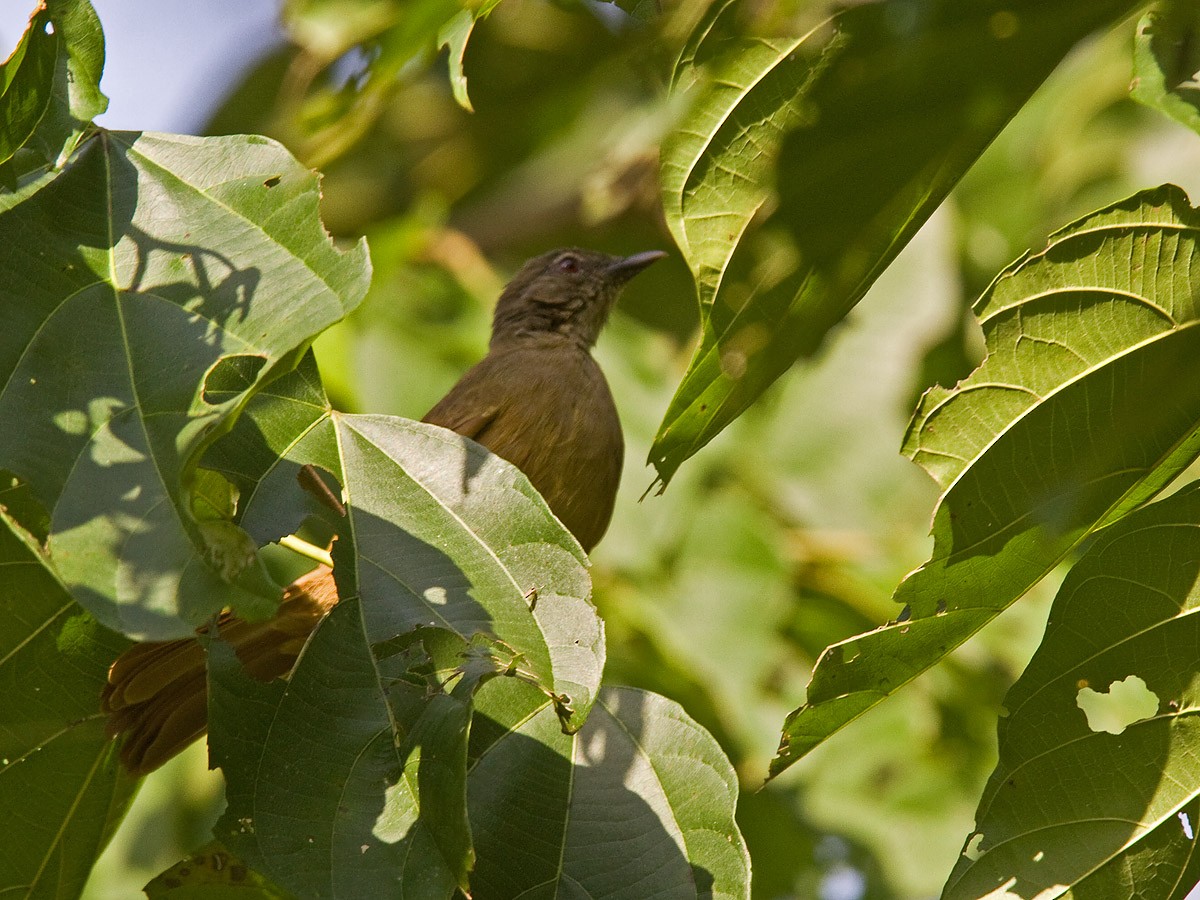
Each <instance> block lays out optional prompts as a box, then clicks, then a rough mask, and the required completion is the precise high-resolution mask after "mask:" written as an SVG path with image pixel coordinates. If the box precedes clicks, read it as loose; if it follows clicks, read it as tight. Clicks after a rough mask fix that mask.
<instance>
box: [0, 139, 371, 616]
mask: <svg viewBox="0 0 1200 900" xmlns="http://www.w3.org/2000/svg"><path fill="white" fill-rule="evenodd" d="M317 199H318V191H317V182H316V178H315V177H314V176H313V175H312V173H311V172H309V171H307V170H305V169H303V168H302V167H300V166H299V165H298V164H297V163H296V162H295V161H294V160H293V159H292V158H291V157H290V156H289V155H288V154H287V153H286V151H284V150H283V149H282V148H280V147H279V146H278V145H276V144H273V143H272V142H269V141H267V140H266V139H263V138H255V137H235V138H206V139H200V138H188V137H178V136H163V135H158V136H154V135H139V134H118V133H110V132H105V131H102V132H99V133H98V134H96V135H95V136H94V137H93V138H92V139H90V140H89V141H88V142H87V143H86V144H85V145H84V146H83V147H82V148H81V149H80V151H79V152H78V153H77V154H76V155H75V156H74V157H73V158H72V159H71V161H70V162H69V163H68V164H67V165H66V166H65V167H64V169H63V170H62V171H61V172H46V173H42V174H40V175H38V176H36V177H33V178H31V179H29V180H27V181H26V182H25V183H24V184H22V185H21V186H20V187H19V188H18V190H17V191H15V192H14V193H11V194H0V248H2V249H0V264H3V265H4V267H5V269H6V271H9V272H10V273H11V274H10V277H9V278H8V279H6V280H5V282H4V284H3V286H2V287H0V291H2V292H3V293H2V294H0V303H2V304H3V305H4V306H5V307H6V308H7V309H9V310H10V311H11V312H12V315H11V316H10V322H11V325H10V327H9V328H6V329H5V331H4V335H3V336H2V337H0V379H2V380H3V384H4V386H3V388H0V425H2V427H0V465H2V466H4V467H5V468H8V469H10V470H12V471H13V472H15V473H16V474H18V475H19V476H21V477H22V478H23V479H25V480H27V481H28V482H29V484H30V486H31V487H32V489H33V491H34V493H35V494H36V496H37V497H38V499H39V500H40V502H41V503H42V504H43V505H44V506H45V507H46V508H47V509H48V510H49V511H50V514H51V518H52V525H51V534H50V542H49V547H50V551H51V554H52V555H53V557H54V560H55V564H56V567H57V569H58V571H59V573H60V575H61V576H62V578H63V580H64V582H65V583H66V584H67V586H68V588H69V589H70V590H71V592H72V595H73V596H74V597H75V598H76V599H77V600H78V601H79V602H80V603H81V604H83V605H84V606H85V607H86V608H87V609H88V610H89V611H91V612H92V613H93V614H94V615H95V616H96V617H97V618H98V619H99V620H100V621H101V622H103V623H105V624H106V625H108V626H110V627H112V628H115V629H117V630H122V631H124V632H126V633H128V634H130V635H133V636H138V637H153V638H169V637H181V636H188V635H190V634H191V632H192V628H193V627H194V625H195V624H197V623H199V622H201V621H203V620H204V619H206V618H207V617H208V616H209V615H211V614H212V613H213V612H214V611H215V610H218V609H220V608H222V607H223V606H226V605H230V604H232V605H234V606H238V607H241V608H242V609H243V611H246V612H251V613H253V612H258V613H260V614H262V613H266V612H269V611H270V610H271V609H272V608H273V600H274V599H275V598H277V597H278V590H277V587H276V586H275V585H274V584H273V583H272V582H270V580H269V578H268V577H267V576H266V574H265V571H264V570H263V569H262V567H261V564H260V563H259V562H258V560H257V559H256V557H255V549H256V548H255V545H254V544H253V542H251V541H250V540H249V539H248V538H247V536H246V535H245V534H244V533H242V532H241V531H240V530H239V529H237V528H235V527H234V526H233V525H232V524H230V523H229V522H228V521H209V522H205V523H203V527H201V525H202V523H200V522H197V521H196V519H195V517H194V513H193V507H192V504H191V498H190V492H191V487H192V486H191V484H190V481H191V480H192V478H193V470H194V465H195V461H196V459H197V458H198V457H199V455H200V454H201V453H202V452H203V450H204V448H205V447H206V446H207V445H208V444H210V443H211V442H212V441H213V440H214V439H215V438H216V437H218V436H219V435H220V433H221V432H222V431H223V430H227V429H228V427H229V425H230V424H231V423H232V421H233V419H234V417H235V416H236V415H237V413H238V412H239V411H240V409H241V407H242V406H244V405H245V402H246V401H247V399H248V398H249V397H250V396H251V394H252V393H253V392H254V391H255V390H257V389H258V388H259V387H261V386H262V385H263V384H265V383H267V382H268V381H270V380H271V379H272V378H275V377H277V376H278V375H279V374H280V373H281V372H284V371H287V370H288V369H289V368H291V367H292V366H294V365H295V364H296V362H297V361H298V360H299V358H300V354H301V353H303V351H304V350H305V349H306V347H307V346H308V344H309V343H310V342H311V341H312V339H313V338H314V337H315V336H316V335H317V334H318V333H319V332H320V331H321V330H322V329H323V328H325V327H327V326H328V325H330V324H332V323H333V322H335V321H337V320H338V319H340V318H342V317H343V316H344V315H345V314H346V312H347V311H348V310H349V309H352V308H353V307H354V305H355V304H356V303H357V302H358V301H359V299H361V297H362V295H363V293H364V292H365V289H366V283H367V280H368V278H369V270H368V266H367V262H366V253H365V247H364V246H362V245H361V244H360V245H359V247H358V248H357V249H355V250H354V251H351V252H348V253H341V252H339V251H337V250H335V249H334V248H333V246H332V244H331V243H330V241H329V239H328V236H327V235H326V234H325V233H324V232H323V231H322V229H321V227H320V223H319V220H318V218H317ZM82 323H86V327H84V326H83V324H82ZM234 583H236V586H235V584H234ZM264 598H270V599H264Z"/></svg>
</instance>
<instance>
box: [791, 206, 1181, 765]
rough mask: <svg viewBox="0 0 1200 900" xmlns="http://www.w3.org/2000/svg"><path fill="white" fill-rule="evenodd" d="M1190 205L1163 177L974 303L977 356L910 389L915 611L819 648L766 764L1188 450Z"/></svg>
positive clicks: (901, 595)
mask: <svg viewBox="0 0 1200 900" xmlns="http://www.w3.org/2000/svg"><path fill="white" fill-rule="evenodd" d="M1198 284H1200V213H1198V212H1197V211H1196V210H1195V209H1193V208H1192V207H1191V206H1190V205H1189V203H1188V201H1187V197H1186V196H1185V195H1184V194H1183V192H1182V191H1181V190H1179V189H1178V188H1176V187H1174V186H1170V185H1168V186H1165V187H1162V188H1158V189H1156V190H1154V191H1147V192H1144V193H1142V194H1138V195H1135V196H1134V197H1131V198H1129V199H1128V200H1125V201H1122V202H1121V203H1118V204H1115V205H1114V206H1111V207H1109V208H1107V209H1104V210H1101V211H1100V212H1097V213H1095V214H1093V215H1091V216H1088V217H1086V218H1084V219H1081V220H1080V221H1078V222H1076V223H1074V224H1073V225H1070V226H1068V227H1067V228H1065V229H1063V230H1062V231H1060V232H1058V233H1057V234H1055V235H1054V236H1053V237H1052V239H1051V241H1050V244H1049V246H1048V247H1047V248H1046V249H1045V250H1044V251H1043V252H1041V253H1039V254H1037V255H1035V256H1032V257H1029V258H1027V259H1024V260H1021V261H1020V262H1018V263H1017V264H1016V265H1015V266H1013V267H1012V268H1010V269H1009V270H1008V271H1006V272H1004V273H1003V274H1002V275H1001V276H1000V277H999V278H998V279H997V280H996V281H995V283H994V284H993V285H992V287H991V288H989V290H988V291H987V292H986V293H985V294H984V295H983V297H981V298H980V300H979V302H978V303H977V304H976V307H975V312H976V314H977V315H978V316H979V317H980V320H981V323H982V325H983V329H984V336H985V341H986V343H987V348H988V356H987V358H986V359H985V361H984V363H983V364H982V365H981V366H980V367H979V368H978V369H977V370H976V371H975V372H974V373H973V374H972V375H971V376H970V377H969V378H967V379H965V380H964V381H962V382H961V383H960V384H959V385H958V386H957V387H955V388H954V389H953V390H945V389H943V388H934V389H932V390H931V391H929V392H928V393H927V394H926V395H925V397H924V398H923V399H922V402H921V406H920V408H919V409H918V410H917V412H916V414H915V416H914V418H913V421H912V424H911V425H910V428H909V434H908V438H907V440H906V443H905V447H904V452H905V453H906V454H907V455H908V456H910V457H912V458H913V459H914V460H915V461H916V462H918V463H920V464H921V465H922V466H923V467H925V468H926V469H927V470H928V471H929V473H930V474H931V475H932V476H933V478H934V480H935V481H937V483H938V484H939V485H940V487H941V488H942V496H941V499H940V502H939V505H938V508H937V512H936V514H935V516H934V522H933V533H934V551H933V556H932V558H931V559H930V560H929V561H928V562H927V563H925V565H923V566H922V567H921V568H920V569H918V570H917V571H916V572H914V573H913V574H911V575H910V576H909V577H908V578H907V579H906V580H905V581H904V582H903V583H902V584H901V585H900V587H899V588H898V590H897V592H896V599H897V600H898V601H900V602H902V603H905V604H907V605H908V609H909V613H910V618H909V619H908V620H906V621H903V622H899V623H894V624H891V625H888V626H885V627H883V628H880V629H878V630H876V631H872V632H869V633H867V634H864V635H860V636H858V637H855V638H851V639H850V640H848V641H844V642H842V643H840V644H836V645H834V646H832V647H830V648H828V649H827V650H826V652H825V653H824V654H823V655H822V656H821V659H820V660H819V661H818V663H817V666H816V669H815V670H814V672H813V679H812V682H811V683H810V685H809V689H808V697H807V703H806V705H805V706H803V707H801V708H800V709H798V710H796V711H795V712H793V713H792V714H791V715H790V716H789V717H788V720H787V722H786V724H785V726H784V732H783V739H782V743H781V746H780V751H779V755H778V756H777V758H776V760H775V762H774V763H773V764H772V771H773V772H774V773H778V772H780V771H782V770H783V769H784V768H786V767H787V766H788V765H790V764H791V763H792V762H794V761H795V760H797V759H799V758H800V757H801V756H803V755H804V754H805V753H807V752H808V751H809V750H811V749H812V748H813V747H815V746H816V745H817V744H818V743H820V742H821V741H822V740H824V738H825V737H827V736H828V735H829V734H831V733H833V732H834V731H836V730H837V729H839V728H841V727H842V726H843V725H845V724H846V723H848V722H850V721H851V720H852V719H854V718H856V717H857V716H859V715H861V714H862V713H863V712H865V711H866V710H867V709H869V708H870V707H872V706H874V705H875V704H876V703H878V702H879V701H880V700H882V699H884V698H885V697H886V696H888V695H889V694H891V693H892V692H893V691H895V690H896V689H898V688H899V687H900V686H901V685H903V684H905V683H906V682H908V681H909V680H911V679H912V678H914V677H915V676H916V675H918V674H919V673H921V672H922V671H924V670H925V669H927V668H928V667H929V666H931V665H932V664H933V663H935V662H936V661H937V660H939V659H941V658H942V657H943V656H944V655H945V654H946V653H948V652H949V651H950V650H951V649H953V648H954V647H956V646H958V645H959V644H960V643H962V642H963V641H964V640H966V639H967V638H968V637H970V636H971V635H972V634H974V633H975V632H976V631H978V630H979V629H980V628H981V627H983V625H985V624H986V623H987V622H989V621H991V619H992V618H993V617H994V616H996V615H997V613H999V612H1000V611H1001V610H1003V609H1004V608H1005V607H1006V606H1008V605H1009V604H1010V603H1011V602H1012V601H1013V600H1015V599H1017V598H1018V597H1020V596H1021V595H1022V594H1023V593H1025V591H1026V590H1028V589H1029V587H1031V586H1032V585H1033V584H1035V583H1036V582H1037V581H1038V580H1039V579H1041V578H1042V576H1043V575H1045V574H1046V573H1047V572H1048V571H1049V570H1050V569H1051V568H1052V567H1053V566H1055V565H1056V564H1057V563H1058V562H1059V561H1060V560H1062V559H1063V557H1064V556H1065V555H1066V554H1067V553H1068V552H1069V551H1070V550H1071V548H1073V547H1075V546H1076V545H1077V544H1078V543H1079V542H1080V541H1081V540H1082V539H1083V538H1085V537H1086V536H1087V535H1088V534H1090V533H1091V532H1092V531H1094V530H1096V529H1097V528H1101V527H1103V526H1104V525H1106V524H1109V523H1110V522H1112V521H1115V520H1116V519H1118V518H1119V517H1120V516H1121V515H1123V514H1124V513H1126V512H1128V511H1129V510H1130V509H1132V508H1133V507H1135V506H1137V505H1139V504H1141V503H1143V502H1145V501H1146V500H1147V499H1148V498H1150V497H1151V496H1153V494H1154V493H1156V492H1157V491H1158V490H1160V489H1161V488H1162V487H1163V486H1164V485H1165V484H1167V483H1168V482H1169V481H1170V480H1171V479H1172V478H1174V477H1175V476H1176V475H1177V474H1178V473H1179V472H1180V471H1182V470H1183V469H1184V468H1185V467H1186V466H1187V465H1188V464H1189V463H1190V462H1191V461H1192V460H1193V459H1195V457H1196V455H1197V453H1198V452H1200V436H1198V434H1197V431H1198V429H1200V327H1197V326H1198V325H1200V292H1198V291H1197V285H1198Z"/></svg>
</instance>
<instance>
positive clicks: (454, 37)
mask: <svg viewBox="0 0 1200 900" xmlns="http://www.w3.org/2000/svg"><path fill="white" fill-rule="evenodd" d="M499 4H500V0H485V2H483V3H481V4H480V5H479V6H478V7H475V8H473V9H464V10H461V11H460V12H459V13H458V14H457V15H455V16H454V18H453V19H451V20H450V21H449V22H447V23H446V24H445V25H443V26H442V29H441V31H439V32H438V36H437V41H438V46H439V47H445V48H446V49H447V50H448V51H449V60H448V62H449V64H450V89H451V90H452V91H454V99H455V100H456V101H458V105H459V106H461V107H462V108H463V109H465V110H467V111H468V112H474V111H475V109H474V107H472V106H471V98H470V97H469V96H468V95H467V76H466V73H464V72H463V57H464V56H465V55H466V52H467V41H469V40H470V39H471V32H472V31H474V29H475V23H476V22H478V21H479V20H480V19H482V18H484V17H486V16H487V14H488V13H490V12H491V11H492V10H493V9H495V8H496V7H497V6H498V5H499Z"/></svg>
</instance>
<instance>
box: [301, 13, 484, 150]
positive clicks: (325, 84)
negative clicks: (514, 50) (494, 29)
mask: <svg viewBox="0 0 1200 900" xmlns="http://www.w3.org/2000/svg"><path fill="white" fill-rule="evenodd" d="M497 2H498V0H497ZM463 12H464V10H463V7H462V5H461V4H460V3H459V2H458V0H416V2H412V0H288V2H287V3H285V4H284V9H283V21H284V25H285V27H286V28H287V30H288V33H289V35H290V36H291V38H292V40H293V41H294V42H295V43H296V44H298V45H299V46H300V47H302V48H303V49H304V51H305V52H306V53H307V54H308V55H310V56H311V57H312V64H313V67H314V68H315V69H317V70H323V71H324V72H325V75H328V67H329V66H330V65H331V64H332V63H333V62H335V61H336V60H338V59H339V58H341V57H343V56H344V55H346V54H348V53H351V52H352V51H357V52H360V53H361V55H362V66H361V70H360V71H359V72H358V73H356V74H355V75H354V76H353V77H352V78H351V79H350V80H349V81H347V82H346V83H344V84H340V83H336V80H334V79H330V78H324V79H321V80H317V81H314V85H305V88H307V89H308V90H307V93H305V94H304V95H303V96H300V97H286V98H285V100H286V101H288V102H290V103H291V104H292V105H293V106H294V107H295V108H294V109H293V110H292V113H293V115H294V118H295V119H296V122H295V123H294V124H295V125H296V126H298V134H297V140H298V141H302V142H303V144H302V146H300V149H299V150H298V151H297V152H298V155H299V156H300V157H301V158H302V159H304V160H306V161H307V162H309V163H310V164H312V165H326V164H328V163H329V162H330V161H332V160H333V159H335V158H336V157H338V156H340V155H341V154H342V153H344V152H345V151H346V150H348V149H349V148H350V147H351V146H353V145H354V143H355V142H357V141H358V140H359V139H360V138H362V137H363V135H365V134H366V133H367V131H368V130H369V128H370V127H371V125H372V124H373V123H374V122H375V121H376V119H377V118H378V117H379V115H380V113H382V112H383V110H384V109H385V108H386V101H387V98H388V97H389V96H390V95H391V93H392V91H394V90H395V88H396V86H397V84H398V83H399V82H400V81H401V79H402V77H403V75H404V74H405V73H407V72H411V71H413V70H414V69H415V68H416V67H418V66H420V65H423V64H424V63H425V62H426V61H427V60H428V59H430V58H432V56H433V55H434V52H435V51H436V50H437V48H438V47H440V46H442V43H443V42H444V39H443V35H444V34H446V33H447V29H449V30H450V32H453V31H455V30H456V26H455V25H454V24H453V23H455V21H456V20H457V18H458V17H459V15H460V14H462V13H463ZM467 13H468V15H469V14H470V13H469V11H467ZM466 37H467V35H463V36H462V41H463V46H464V47H465V43H466ZM453 65H454V63H453V58H452V60H451V66H452V71H453ZM310 80H311V79H310ZM459 89H460V86H459V85H455V91H456V94H457V91H458V90H459ZM462 89H463V90H465V82H464V84H463V85H462Z"/></svg>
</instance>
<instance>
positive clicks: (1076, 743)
mask: <svg viewBox="0 0 1200 900" xmlns="http://www.w3.org/2000/svg"><path fill="white" fill-rule="evenodd" d="M1197 525H1200V485H1196V484H1193V485H1190V486H1189V487H1187V488H1185V489H1184V490H1183V491H1181V492H1180V493H1178V494H1176V495H1175V496H1173V497H1171V498H1169V499H1167V500H1163V501H1162V502H1160V503H1155V504H1153V505H1151V506H1148V507H1146V508H1144V509H1142V510H1139V511H1138V512H1136V513H1134V514H1132V515H1130V516H1128V517H1127V518H1125V519H1124V520H1122V521H1121V522H1120V523H1118V524H1115V525H1113V526H1112V527H1110V528H1108V529H1106V530H1105V531H1104V532H1103V533H1101V534H1100V535H1099V536H1098V538H1097V540H1096V541H1095V542H1094V543H1093V544H1092V545H1091V546H1090V547H1089V548H1088V551H1087V553H1086V554H1084V556H1083V557H1082V558H1081V559H1080V560H1079V562H1078V563H1076V564H1075V566H1074V567H1073V568H1072V570H1071V572H1070V574H1069V575H1068V576H1067V579H1066V581H1064V582H1063V585H1062V588H1061V589H1060V590H1059V593H1058V597H1057V598H1056V599H1055V601H1054V607H1053V609H1052V610H1051V612H1050V621H1049V624H1048V625H1047V627H1046V636H1045V639H1044V640H1043V642H1042V645H1041V647H1039V648H1038V651H1037V653H1036V654H1035V655H1034V657H1033V660H1032V661H1031V662H1030V663H1029V667H1028V668H1027V669H1026V670H1025V673H1024V674H1023V675H1022V676H1021V678H1020V679H1019V680H1018V681H1017V683H1016V684H1015V685H1014V686H1013V688H1012V690H1011V691H1009V693H1008V696H1007V698H1006V700H1005V707H1006V708H1007V710H1008V714H1007V716H1005V717H1003V718H1001V719H1000V729H999V730H1000V762H999V764H998V765H997V767H996V770H995V772H993V773H992V777H991V779H990V780H989V782H988V786H987V788H986V789H985V791H984V794H983V798H982V800H981V801H980V804H979V810H978V812H977V814H976V834H975V835H973V836H972V837H971V839H970V840H969V841H968V850H967V851H965V855H964V856H962V857H960V859H959V861H958V865H957V866H956V867H955V869H954V872H953V874H952V875H951V876H950V880H949V881H948V882H947V884H946V891H945V894H944V895H943V896H945V897H946V898H975V897H980V896H983V895H984V894H986V893H988V892H989V891H993V890H996V889H999V888H1003V889H1005V890H1008V891H1011V892H1012V893H1014V894H1019V895H1020V896H1034V895H1037V896H1042V895H1043V892H1049V891H1051V889H1052V888H1056V886H1057V890H1058V891H1061V890H1062V889H1063V888H1064V887H1069V888H1071V889H1072V890H1073V891H1074V893H1073V894H1072V895H1073V896H1075V897H1081V898H1087V897H1114V896H1135V895H1138V896H1145V897H1169V896H1181V895H1182V894H1183V893H1186V892H1187V889H1188V888H1189V887H1191V885H1193V884H1194V883H1195V882H1196V878H1197V874H1198V865H1200V861H1198V860H1197V857H1200V854H1198V853H1197V852H1196V851H1197V846H1196V842H1195V837H1194V834H1193V833H1191V832H1192V829H1194V828H1195V827H1197V826H1198V825H1200V822H1198V821H1197V820H1196V819H1195V818H1194V817H1195V814H1196V808H1197V804H1196V802H1195V801H1196V798H1197V796H1198V795H1200V764H1198V763H1197V757H1198V755H1200V729H1198V728H1197V724H1198V723H1200V717H1197V716H1196V712H1197V708H1196V706H1195V703H1194V701H1193V700H1192V699H1191V698H1193V697H1194V696H1195V691H1196V687H1197V684H1198V682H1200V673H1197V671H1196V670H1195V667H1194V666H1193V665H1189V664H1183V665H1181V664H1180V661H1182V660H1195V659H1200V631H1197V628H1196V624H1195V622H1194V621H1193V620H1194V619H1195V613H1196V611H1197V610H1198V609H1200V531H1198V530H1197ZM1131 675H1133V676H1136V677H1137V678H1138V679H1140V680H1141V681H1142V682H1143V683H1144V687H1145V688H1148V689H1149V691H1150V692H1151V693H1150V694H1149V695H1148V696H1150V698H1151V699H1152V701H1153V702H1151V703H1150V705H1149V708H1148V709H1147V710H1145V711H1143V714H1142V715H1141V716H1138V717H1137V720H1136V721H1134V722H1132V723H1131V724H1129V725H1128V726H1127V727H1124V728H1123V729H1121V730H1120V732H1119V733H1109V732H1108V731H1100V730H1097V729H1096V728H1095V727H1089V721H1088V719H1087V717H1085V715H1084V713H1083V711H1082V710H1081V709H1080V705H1081V704H1080V695H1081V694H1083V693H1084V692H1085V691H1087V690H1089V688H1088V687H1087V686H1088V685H1090V686H1093V687H1094V688H1095V690H1096V691H1098V692H1100V693H1107V692H1108V691H1109V689H1110V687H1111V686H1114V685H1115V684H1117V683H1120V682H1122V681H1124V680H1126V679H1128V678H1129V676H1131ZM1185 806H1187V807H1188V808H1189V810H1190V817H1189V818H1187V819H1186V821H1184V822H1181V821H1180V819H1179V818H1178V816H1177V813H1179V812H1180V811H1181V809H1183V808H1184V807H1185ZM1185 873H1190V875H1191V877H1190V879H1185V878H1184V877H1183V876H1184V874H1185ZM1047 896H1049V894H1047ZM1054 896H1057V892H1054Z"/></svg>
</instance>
